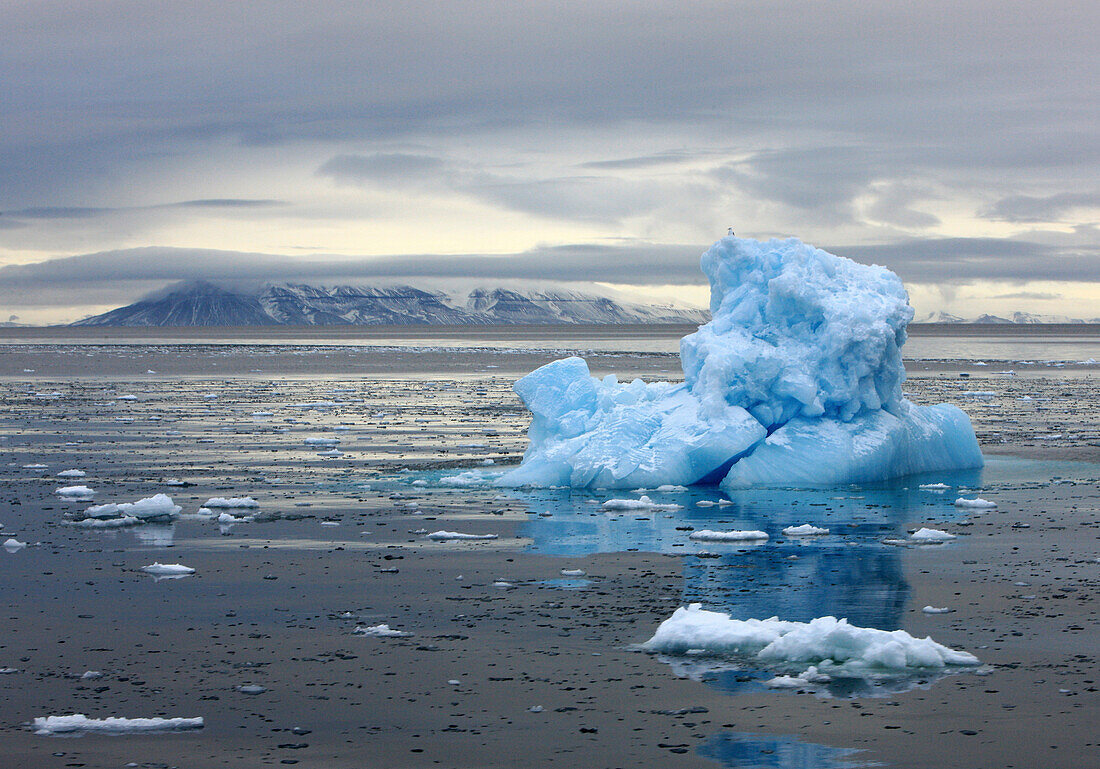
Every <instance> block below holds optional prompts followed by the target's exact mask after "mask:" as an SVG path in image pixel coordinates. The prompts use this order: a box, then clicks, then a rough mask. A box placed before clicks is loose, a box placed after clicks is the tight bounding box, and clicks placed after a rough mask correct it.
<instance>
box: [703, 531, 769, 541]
mask: <svg viewBox="0 0 1100 769" xmlns="http://www.w3.org/2000/svg"><path fill="white" fill-rule="evenodd" d="M688 537H690V538H691V539H695V540H698V541H700V542H763V541H764V540H766V539H767V538H768V532H766V531H757V530H749V531H737V530H733V531H711V530H710V529H700V530H699V531H693V532H691V534H689V535H688Z"/></svg>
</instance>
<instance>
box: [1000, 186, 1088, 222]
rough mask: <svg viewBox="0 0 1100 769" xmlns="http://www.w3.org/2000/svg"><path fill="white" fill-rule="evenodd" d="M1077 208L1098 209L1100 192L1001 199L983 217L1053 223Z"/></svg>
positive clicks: (1018, 196)
mask: <svg viewBox="0 0 1100 769" xmlns="http://www.w3.org/2000/svg"><path fill="white" fill-rule="evenodd" d="M1079 208H1100V192H1062V193H1058V194H1056V195H1048V196H1046V197H1031V196H1028V195H1013V196H1010V197H1007V198H1001V199H1000V200H998V201H997V202H996V203H994V204H993V205H992V206H991V207H990V208H989V210H988V211H986V212H985V213H984V214H983V216H985V217H987V218H989V219H1000V220H1002V221H1008V222H1054V221H1058V220H1059V219H1061V218H1062V217H1063V216H1065V215H1066V214H1068V213H1069V212H1070V211H1073V210H1074V209H1079Z"/></svg>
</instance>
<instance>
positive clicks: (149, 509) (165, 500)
mask: <svg viewBox="0 0 1100 769" xmlns="http://www.w3.org/2000/svg"><path fill="white" fill-rule="evenodd" d="M181 509H182V508H181V507H180V506H179V505H177V504H176V503H174V502H173V501H172V498H171V497H170V496H168V495H167V494H154V495H153V496H151V497H146V498H144V499H139V500H138V501H137V502H108V503H107V504H104V505H92V506H91V507H89V508H88V509H87V510H85V511H84V517H85V518H99V519H109V518H118V517H123V518H137V519H139V520H141V521H170V520H172V519H173V518H176V517H178V515H179V512H180V510H181Z"/></svg>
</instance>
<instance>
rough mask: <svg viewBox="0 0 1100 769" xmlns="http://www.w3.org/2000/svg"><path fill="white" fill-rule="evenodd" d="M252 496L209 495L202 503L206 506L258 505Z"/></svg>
mask: <svg viewBox="0 0 1100 769" xmlns="http://www.w3.org/2000/svg"><path fill="white" fill-rule="evenodd" d="M259 506H260V503H259V502H257V501H256V500H254V499H253V498H252V497H211V498H210V499H208V500H206V502H204V503H203V507H207V508H233V507H259Z"/></svg>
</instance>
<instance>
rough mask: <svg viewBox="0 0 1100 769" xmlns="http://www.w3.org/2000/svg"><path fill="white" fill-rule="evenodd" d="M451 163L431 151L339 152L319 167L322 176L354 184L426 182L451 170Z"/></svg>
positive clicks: (318, 170) (319, 173) (318, 171)
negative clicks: (428, 153)
mask: <svg viewBox="0 0 1100 769" xmlns="http://www.w3.org/2000/svg"><path fill="white" fill-rule="evenodd" d="M447 166H448V164H447V163H446V162H445V161H444V160H443V159H442V158H438V157H433V156H431V155H413V154H408V153H403V152H375V153H372V154H369V155H337V156H335V157H333V158H331V159H329V160H328V161H326V162H325V163H324V165H322V166H321V167H320V168H318V169H317V173H318V175H320V176H328V177H331V178H332V179H334V180H336V181H338V182H344V183H352V184H371V183H375V184H378V183H382V184H393V183H410V182H422V181H425V180H427V179H431V178H436V179H438V178H439V175H440V174H441V173H443V172H445V171H447V170H448V168H447Z"/></svg>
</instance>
